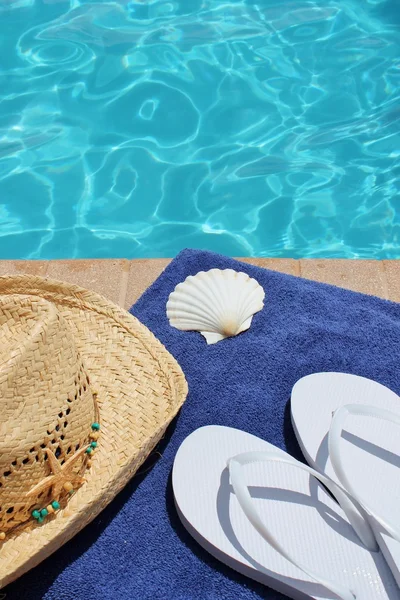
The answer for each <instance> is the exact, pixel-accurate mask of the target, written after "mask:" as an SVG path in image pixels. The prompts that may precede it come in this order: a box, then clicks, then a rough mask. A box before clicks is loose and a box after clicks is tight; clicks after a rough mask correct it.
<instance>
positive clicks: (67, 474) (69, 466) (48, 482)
mask: <svg viewBox="0 0 400 600" xmlns="http://www.w3.org/2000/svg"><path fill="white" fill-rule="evenodd" d="M86 450H87V446H84V447H83V448H81V449H80V450H78V452H76V453H75V454H74V455H73V456H71V458H69V459H68V460H67V461H66V462H65V463H64V464H63V465H62V464H61V463H60V462H59V461H58V460H57V458H56V456H55V455H54V453H53V452H52V451H51V450H49V449H48V448H46V453H47V458H48V461H49V465H50V469H51V472H52V475H49V476H48V477H45V479H43V480H42V481H39V483H37V484H36V485H35V486H34V487H33V488H32V489H31V490H29V492H28V493H27V494H26V497H27V498H30V497H31V496H37V495H38V494H40V492H43V491H44V490H48V489H49V488H52V498H53V499H54V500H58V498H59V497H60V494H61V492H62V491H63V490H64V485H65V484H66V483H70V484H71V485H72V486H73V487H77V486H79V485H81V484H82V483H83V482H84V481H86V480H85V479H84V478H83V477H81V476H80V475H77V474H76V473H74V472H73V469H74V467H75V465H76V463H77V461H78V460H79V459H80V458H82V455H83V454H85V452H86Z"/></svg>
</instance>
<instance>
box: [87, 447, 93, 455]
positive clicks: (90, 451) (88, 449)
mask: <svg viewBox="0 0 400 600" xmlns="http://www.w3.org/2000/svg"><path fill="white" fill-rule="evenodd" d="M92 450H93V448H92V447H91V446H89V448H86V454H91V453H92Z"/></svg>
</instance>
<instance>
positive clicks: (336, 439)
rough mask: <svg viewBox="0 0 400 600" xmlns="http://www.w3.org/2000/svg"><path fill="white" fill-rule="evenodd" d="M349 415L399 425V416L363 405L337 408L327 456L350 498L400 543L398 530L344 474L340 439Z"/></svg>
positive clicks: (330, 431)
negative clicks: (373, 507) (377, 511)
mask: <svg viewBox="0 0 400 600" xmlns="http://www.w3.org/2000/svg"><path fill="white" fill-rule="evenodd" d="M349 415H355V416H361V417H374V418H376V419H383V420H384V421H389V422H390V423H395V424H397V425H400V415H398V414H396V413H394V412H392V411H390V410H385V409H383V408H379V407H377V406H367V405H363V404H346V405H344V406H341V407H340V408H338V409H337V410H336V411H335V412H334V413H333V417H332V422H331V426H330V429H329V436H328V449H329V456H330V459H331V463H332V467H333V470H334V471H335V473H336V476H337V478H338V479H339V481H340V483H341V484H342V486H343V487H344V488H345V489H346V490H347V491H348V492H349V494H351V496H352V497H353V498H354V499H355V500H356V501H357V502H358V503H359V504H360V505H361V506H363V507H364V509H365V510H367V511H368V512H369V513H370V514H371V515H372V516H373V517H374V519H375V520H376V521H377V523H379V524H380V526H381V527H383V529H384V530H385V531H386V532H387V533H388V534H389V535H390V536H391V537H393V538H394V539H395V540H397V541H399V542H400V531H399V528H398V527H396V526H394V525H393V524H392V523H390V522H389V521H387V520H386V519H384V518H382V517H380V516H379V515H377V514H376V513H375V511H373V510H372V509H371V508H370V507H369V505H368V501H367V500H366V499H365V498H362V497H361V496H360V494H359V493H358V492H357V490H356V489H355V488H354V485H353V483H352V481H351V480H350V479H349V477H348V476H347V474H346V470H345V466H344V463H343V460H342V457H341V453H340V439H341V436H342V431H343V428H344V424H345V422H346V419H347V417H348V416H349Z"/></svg>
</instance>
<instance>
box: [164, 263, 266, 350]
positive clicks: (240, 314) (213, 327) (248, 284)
mask: <svg viewBox="0 0 400 600" xmlns="http://www.w3.org/2000/svg"><path fill="white" fill-rule="evenodd" d="M264 296H265V293H264V289H263V288H262V287H261V285H260V284H259V283H258V282H257V281H256V280H255V279H252V278H251V277H249V276H248V275H247V274H246V273H241V272H237V271H234V270H233V269H225V270H223V271H222V270H220V269H211V270H210V271H200V272H199V273H197V275H194V276H193V275H190V276H189V277H187V278H186V279H185V281H183V282H182V283H179V284H178V285H177V286H176V288H175V290H174V291H173V292H172V293H171V294H170V296H169V299H168V302H167V317H168V319H169V322H170V324H171V325H172V327H176V328H177V329H181V330H182V331H199V332H200V333H201V334H202V335H203V336H204V337H205V338H206V341H207V344H215V343H216V342H219V341H220V340H223V339H225V338H227V337H233V336H235V335H237V334H238V333H241V332H242V331H246V330H247V329H249V327H250V325H251V321H252V318H253V315H254V314H255V313H257V312H258V311H260V310H261V309H262V307H263V306H264V302H263V301H264Z"/></svg>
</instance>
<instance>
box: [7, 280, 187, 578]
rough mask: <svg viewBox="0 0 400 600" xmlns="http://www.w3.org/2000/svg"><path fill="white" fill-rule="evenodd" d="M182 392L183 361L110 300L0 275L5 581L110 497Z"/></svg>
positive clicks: (46, 282)
mask: <svg viewBox="0 0 400 600" xmlns="http://www.w3.org/2000/svg"><path fill="white" fill-rule="evenodd" d="M186 394H187V384H186V381H185V378H184V376H183V374H182V371H181V369H180V367H179V365H178V364H177V363H176V361H175V360H174V359H173V358H172V357H171V355H170V354H169V353H168V352H167V351H166V350H165V348H164V347H163V346H162V344H161V343H160V342H159V341H158V340H156V338H155V337H154V336H153V335H152V334H151V332H150V331H148V330H147V329H146V328H145V327H144V326H143V325H142V324H141V323H139V322H138V321H137V319H136V318H134V317H133V316H132V315H130V314H128V313H126V312H125V311H123V310H122V309H120V308H118V307H117V306H115V305H114V304H113V303H111V302H109V301H108V300H106V299H105V298H103V297H101V296H99V295H98V294H95V293H93V292H89V291H88V290H84V289H82V288H79V287H77V286H73V285H67V284H64V283H61V282H56V281H50V280H45V279H42V278H37V277H32V276H19V277H0V588H1V587H3V586H5V585H6V584H7V583H9V582H10V581H12V580H13V579H15V578H16V577H18V576H19V575H21V574H22V573H24V572H25V571H27V570H28V569H30V568H32V567H33V566H35V565H36V564H38V563H39V562H41V561H42V560H43V559H44V558H46V557H47V556H48V555H49V554H51V553H52V552H54V551H55V550H56V549H57V548H58V547H59V546H60V545H62V544H64V543H65V542H66V541H68V540H69V539H70V538H71V537H72V536H73V535H75V533H77V532H78V531H79V530H80V529H82V528H83V527H84V526H85V525H86V524H87V523H89V522H90V521H91V520H92V519H93V518H94V517H95V516H96V515H97V514H98V513H99V512H100V511H101V510H102V508H104V507H105V506H106V505H107V504H108V502H110V500H112V498H113V497H114V496H115V495H116V494H117V493H118V492H119V491H120V489H121V488H122V487H123V486H124V485H125V484H126V483H127V481H128V480H129V479H130V477H132V475H133V474H134V473H135V471H136V470H137V468H138V467H139V466H140V464H141V463H142V462H143V461H144V460H145V458H146V457H147V455H148V454H149V452H150V451H151V450H152V448H153V447H154V445H155V444H156V443H157V442H158V440H159V439H160V437H161V436H162V435H163V433H164V431H165V428H166V427H167V425H168V423H169V422H170V421H171V419H172V418H173V417H174V416H175V414H176V413H177V411H178V410H179V408H180V406H181V405H182V403H183V402H184V400H185V397H186ZM99 436H100V437H99Z"/></svg>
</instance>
